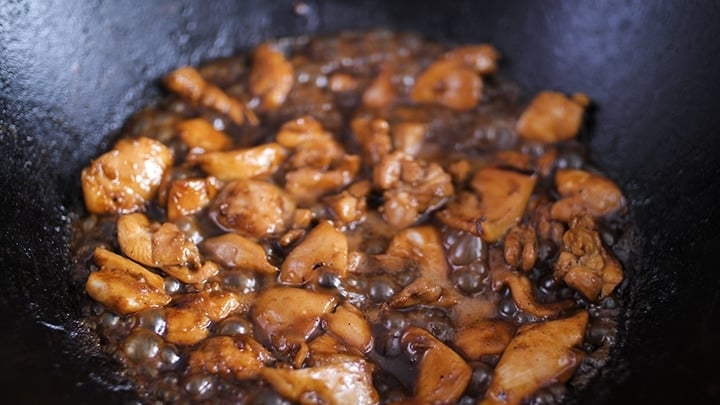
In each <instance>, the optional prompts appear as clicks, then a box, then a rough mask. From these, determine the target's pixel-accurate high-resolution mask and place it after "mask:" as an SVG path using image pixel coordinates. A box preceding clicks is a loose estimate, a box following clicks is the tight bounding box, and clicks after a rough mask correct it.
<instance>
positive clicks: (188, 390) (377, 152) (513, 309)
mask: <svg viewBox="0 0 720 405" xmlns="http://www.w3.org/2000/svg"><path fill="white" fill-rule="evenodd" d="M499 65H501V60H500V54H499V53H498V51H497V50H495V49H494V48H493V47H492V46H490V45H486V44H479V45H475V44H473V45H453V44H444V43H438V42H433V41H429V40H427V39H425V38H423V37H422V36H420V35H418V34H415V33H407V32H397V33H396V32H390V31H384V30H374V31H368V32H342V33H339V34H336V35H330V36H318V37H300V38H289V39H280V40H275V41H268V42H265V43H263V44H261V45H259V46H258V47H256V48H255V49H253V50H252V51H251V52H249V53H248V54H243V55H238V56H233V57H229V58H225V59H220V60H216V61H211V62H209V63H207V64H205V65H203V66H201V67H198V68H194V67H181V68H179V69H177V70H175V71H173V72H171V73H169V74H168V75H167V76H166V77H165V79H164V82H163V83H164V85H165V88H166V89H167V90H168V92H167V94H166V95H165V96H164V97H163V98H162V99H160V100H158V101H157V102H156V103H154V104H152V105H150V106H147V107H146V108H144V109H143V110H141V111H139V112H137V113H136V114H135V115H134V116H133V117H132V119H131V120H130V121H129V122H128V123H127V124H126V126H125V127H124V128H123V130H122V134H121V137H120V138H119V140H118V141H117V143H116V144H115V146H114V147H113V149H112V150H111V151H108V152H107V153H105V154H103V155H101V156H99V157H98V158H97V159H95V160H94V161H93V162H92V163H91V164H90V165H89V166H88V167H87V168H86V169H85V170H84V171H83V173H82V179H81V180H82V186H83V193H84V197H85V203H86V208H87V212H86V213H85V214H83V215H82V217H81V218H79V219H78V221H77V222H76V224H75V228H76V232H75V238H74V244H73V249H74V254H75V257H76V263H77V274H79V275H80V276H79V278H80V279H82V282H83V283H85V287H86V291H87V293H88V296H89V299H88V300H87V308H86V311H85V312H86V313H87V320H88V322H89V323H90V324H91V325H93V327H94V328H95V329H96V331H97V333H98V335H99V336H100V337H101V340H102V342H103V344H104V347H105V350H106V351H107V352H108V353H109V354H110V355H111V356H112V357H114V358H115V359H117V361H118V362H119V363H120V364H121V365H122V367H124V370H125V372H126V373H127V375H128V376H130V378H131V379H132V381H133V382H134V385H135V387H136V389H137V391H138V393H139V395H140V397H141V398H142V400H143V401H146V402H155V401H164V402H178V403H184V402H193V403H195V402H198V403H204V402H206V403H218V402H223V403H224V402H232V403H277V404H280V403H295V402H298V403H331V404H332V403H335V404H343V403H367V404H375V403H403V402H404V403H408V402H413V403H462V404H470V403H483V404H494V403H501V404H513V403H521V402H529V403H556V402H562V400H563V399H564V398H565V397H566V395H567V392H568V390H573V389H578V388H580V387H581V386H582V385H583V384H584V383H585V382H586V381H588V380H589V379H590V378H592V376H593V375H594V374H595V373H596V372H597V370H598V369H599V368H600V367H602V365H603V364H604V362H605V361H606V359H607V356H608V353H609V350H610V349H611V347H612V346H613V344H614V342H615V334H616V317H617V314H618V311H619V309H618V302H619V297H618V296H617V295H618V293H617V287H618V285H620V284H621V282H622V280H623V269H622V266H621V264H620V260H619V259H618V258H617V257H616V254H615V253H614V250H613V249H614V248H615V247H616V246H620V245H621V244H622V240H623V238H625V237H626V236H625V233H626V229H627V221H626V217H627V208H626V206H625V201H624V198H623V196H622V193H621V192H620V190H619V188H618V187H617V186H616V185H615V184H614V183H613V182H612V181H611V180H609V179H607V178H606V177H604V176H603V175H602V174H600V173H599V172H598V171H597V170H595V169H594V168H593V167H592V166H591V164H590V163H589V162H588V160H587V158H586V153H585V150H584V147H583V146H582V145H581V144H580V143H579V142H578V141H577V140H576V137H577V135H578V133H579V132H581V129H582V123H583V117H584V111H585V109H586V107H587V106H588V103H589V100H588V98H587V97H586V96H584V95H582V94H575V95H572V96H567V95H565V94H561V93H558V92H552V91H546V92H542V93H540V94H538V95H536V96H535V97H533V98H531V99H530V101H529V102H528V101H527V100H526V99H525V98H522V97H521V94H520V91H519V89H518V87H517V86H516V85H515V84H513V83H511V82H509V81H507V80H505V79H503V78H502V77H501V76H500V75H499V73H498V70H499V69H498V68H499ZM617 250H619V249H617Z"/></svg>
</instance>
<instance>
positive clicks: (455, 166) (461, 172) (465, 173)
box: [447, 159, 472, 183]
mask: <svg viewBox="0 0 720 405" xmlns="http://www.w3.org/2000/svg"><path fill="white" fill-rule="evenodd" d="M447 171H448V173H450V175H451V176H452V178H453V181H455V182H456V183H464V182H465V181H467V179H468V178H469V177H470V172H471V171H472V166H471V165H470V162H468V161H467V160H465V159H460V160H456V161H455V162H452V163H450V165H449V166H448V168H447Z"/></svg>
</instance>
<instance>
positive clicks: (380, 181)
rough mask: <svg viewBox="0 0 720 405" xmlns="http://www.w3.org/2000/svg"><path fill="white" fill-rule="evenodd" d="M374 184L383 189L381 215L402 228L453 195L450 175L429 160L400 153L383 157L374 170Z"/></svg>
mask: <svg viewBox="0 0 720 405" xmlns="http://www.w3.org/2000/svg"><path fill="white" fill-rule="evenodd" d="M373 184H374V185H375V187H377V188H379V189H381V190H384V192H383V199H384V202H383V206H382V210H381V211H382V213H383V218H385V220H387V221H388V222H389V223H390V224H392V225H394V226H396V227H398V228H404V227H407V226H410V225H412V224H413V223H415V222H417V220H418V219H419V218H420V216H421V215H423V214H425V213H427V212H428V211H431V210H433V209H436V208H438V207H439V206H441V205H442V204H443V203H444V202H445V201H446V200H447V199H448V198H449V197H450V196H451V195H452V194H453V185H452V178H451V177H450V175H449V174H447V173H445V171H444V170H443V169H442V167H440V165H438V164H436V163H432V162H430V163H429V162H426V161H424V160H421V159H414V158H412V157H411V156H408V155H406V154H404V153H403V152H393V153H391V154H390V155H387V156H385V158H383V159H382V161H381V162H380V164H378V165H377V166H376V167H375V169H374V170H373Z"/></svg>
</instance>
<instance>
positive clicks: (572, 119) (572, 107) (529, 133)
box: [517, 91, 589, 143]
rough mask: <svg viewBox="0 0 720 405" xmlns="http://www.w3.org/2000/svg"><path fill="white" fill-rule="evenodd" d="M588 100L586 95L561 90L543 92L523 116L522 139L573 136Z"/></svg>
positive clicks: (519, 126) (520, 122) (549, 139)
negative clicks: (570, 93)
mask: <svg viewBox="0 0 720 405" xmlns="http://www.w3.org/2000/svg"><path fill="white" fill-rule="evenodd" d="M588 103H589V100H588V99H587V97H586V96H584V95H578V96H577V97H574V98H572V99H570V98H567V97H565V95H563V94H561V93H556V92H552V91H545V92H542V93H540V94H538V95H537V96H536V97H535V98H534V99H533V100H532V102H531V103H530V105H529V106H528V107H527V109H526V110H525V112H523V114H522V115H521V116H520V119H519V120H518V123H517V131H518V133H519V134H520V136H521V137H522V138H523V139H528V140H534V141H540V142H545V143H552V142H559V141H565V140H568V139H571V138H573V137H574V136H575V135H577V133H578V131H579V130H580V125H581V124H582V118H583V111H584V109H585V107H586V106H587V104H588Z"/></svg>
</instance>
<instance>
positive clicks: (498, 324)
mask: <svg viewBox="0 0 720 405" xmlns="http://www.w3.org/2000/svg"><path fill="white" fill-rule="evenodd" d="M514 333H515V327H514V326H513V324H511V323H509V322H505V321H499V320H483V321H479V322H477V323H475V324H474V325H472V326H470V327H467V328H464V329H462V330H460V331H458V334H457V336H455V345H456V346H457V347H458V348H459V349H460V350H461V351H462V353H463V354H464V355H465V357H466V358H469V359H471V360H478V359H480V358H481V357H482V356H487V355H493V354H501V353H502V352H503V351H504V350H505V348H506V347H507V345H508V343H510V340H511V339H512V337H513V334H514Z"/></svg>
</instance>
